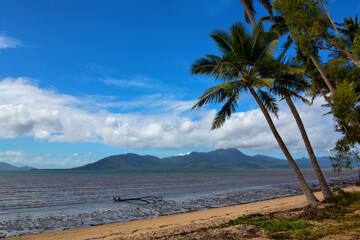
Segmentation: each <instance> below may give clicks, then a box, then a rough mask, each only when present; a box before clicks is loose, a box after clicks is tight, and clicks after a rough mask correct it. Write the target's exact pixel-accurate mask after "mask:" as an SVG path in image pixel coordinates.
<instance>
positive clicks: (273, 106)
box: [257, 90, 279, 118]
mask: <svg viewBox="0 0 360 240" xmlns="http://www.w3.org/2000/svg"><path fill="white" fill-rule="evenodd" d="M257 92H258V96H259V98H260V100H261V102H262V103H263V104H264V106H265V108H266V109H267V110H268V111H269V112H271V113H273V114H274V115H275V116H276V118H279V116H278V112H279V107H278V106H277V103H276V98H274V97H272V96H270V95H269V94H268V93H267V92H264V91H262V90H258V91H257Z"/></svg>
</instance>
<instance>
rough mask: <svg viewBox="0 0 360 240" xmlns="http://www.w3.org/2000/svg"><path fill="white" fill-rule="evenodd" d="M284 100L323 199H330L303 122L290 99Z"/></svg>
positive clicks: (327, 187) (330, 194) (327, 186)
mask: <svg viewBox="0 0 360 240" xmlns="http://www.w3.org/2000/svg"><path fill="white" fill-rule="evenodd" d="M285 100H286V103H287V104H288V105H289V108H290V110H291V113H292V114H293V116H294V118H295V121H296V124H297V125H298V128H299V130H300V133H301V137H302V139H303V141H304V144H305V147H306V151H307V152H308V155H309V158H310V161H311V164H312V166H313V168H314V172H315V175H316V178H317V180H318V181H319V184H320V189H321V192H322V194H323V195H324V198H325V199H327V198H330V197H332V196H333V194H332V193H331V190H330V188H329V185H328V184H327V183H326V180H325V178H324V175H323V173H322V171H321V169H320V166H319V163H318V161H317V160H316V156H315V154H314V151H313V148H312V146H311V143H310V140H309V138H308V136H307V133H306V131H305V127H304V124H303V122H302V120H301V118H300V115H299V113H298V111H297V109H296V107H295V105H294V103H293V101H292V100H291V98H290V97H289V96H285Z"/></svg>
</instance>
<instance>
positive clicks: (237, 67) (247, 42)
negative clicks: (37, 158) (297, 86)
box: [191, 23, 318, 206]
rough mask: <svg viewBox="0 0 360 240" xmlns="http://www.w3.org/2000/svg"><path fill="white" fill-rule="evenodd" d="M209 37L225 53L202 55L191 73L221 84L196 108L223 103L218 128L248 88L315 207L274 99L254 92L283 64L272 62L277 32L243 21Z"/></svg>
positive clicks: (204, 96) (307, 197)
mask: <svg viewBox="0 0 360 240" xmlns="http://www.w3.org/2000/svg"><path fill="white" fill-rule="evenodd" d="M210 37H211V38H212V39H213V40H214V41H215V42H216V44H217V45H218V46H219V47H220V51H221V53H222V56H220V57H219V56H215V55H205V57H202V58H199V59H198V60H196V61H195V62H194V63H193V64H192V65H191V73H192V74H194V75H205V76H212V77H214V78H215V79H216V80H220V81H222V83H220V84H219V85H216V86H214V87H212V88H209V89H207V90H206V91H205V92H204V94H203V95H202V96H200V97H199V98H198V102H197V103H196V104H195V106H194V107H193V109H194V108H201V107H202V106H203V105H205V104H209V103H224V105H223V107H222V108H221V110H220V111H219V112H218V113H217V114H216V116H215V118H214V120H213V123H212V129H216V128H219V127H221V126H222V124H223V123H224V122H225V120H226V119H228V118H230V117H231V114H232V113H233V112H235V111H236V108H237V102H238V99H239V96H240V94H241V93H242V92H247V91H249V92H250V94H251V95H252V96H253V97H254V99H255V101H256V102H257V104H258V105H259V107H260V109H261V111H262V113H263V114H264V116H265V119H266V121H267V123H268V125H269V127H270V129H271V131H272V133H273V135H274V137H275V139H276V141H277V142H278V144H279V146H280V148H281V150H282V151H283V153H284V155H285V156H286V158H287V160H288V162H289V164H290V166H291V167H292V169H293V171H294V173H295V175H296V177H297V179H298V181H299V183H300V186H301V188H302V191H303V192H304V194H305V197H306V199H307V201H308V203H309V204H310V205H312V206H315V205H317V204H318V200H317V199H316V197H315V196H314V194H313V193H312V191H311V189H310V188H309V186H308V185H307V183H306V181H305V179H304V177H303V175H302V173H301V171H300V169H299V168H298V166H297V165H296V163H295V161H294V159H293V158H292V156H291V154H290V152H289V151H288V149H287V147H286V145H285V143H284V141H283V140H282V138H281V136H280V135H279V133H278V131H277V129H276V127H275V125H274V123H273V121H272V119H271V117H270V114H269V112H268V110H270V111H274V112H276V110H277V108H276V105H275V103H274V99H273V98H271V97H269V96H268V95H267V93H266V92H263V91H258V92H259V93H260V94H259V95H258V93H257V92H256V91H255V89H256V88H257V89H259V90H260V89H261V88H262V87H264V86H271V84H272V82H273V81H274V78H273V77H272V73H273V72H275V71H277V70H279V69H280V64H278V63H276V62H275V61H273V54H274V52H275V50H276V46H277V43H278V36H277V34H275V33H274V32H264V29H263V27H262V25H261V24H260V25H259V26H257V27H256V28H255V29H254V31H253V32H248V31H246V29H245V28H244V26H243V25H242V24H241V23H236V24H234V25H233V26H232V27H231V28H230V33H228V32H226V31H220V30H217V31H215V32H214V33H213V34H212V35H211V36H210ZM269 70H270V71H269Z"/></svg>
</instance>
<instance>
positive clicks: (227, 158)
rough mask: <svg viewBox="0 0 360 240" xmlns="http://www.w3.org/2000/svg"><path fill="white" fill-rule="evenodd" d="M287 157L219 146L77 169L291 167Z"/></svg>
mask: <svg viewBox="0 0 360 240" xmlns="http://www.w3.org/2000/svg"><path fill="white" fill-rule="evenodd" d="M318 159H319V164H320V166H321V167H325V168H329V167H331V162H330V159H329V158H327V157H320V158H318ZM295 161H296V162H298V164H299V167H301V168H311V167H312V166H311V162H310V160H309V159H306V158H301V159H297V160H295ZM288 168H290V165H289V164H288V162H287V161H286V160H283V159H278V158H273V157H269V156H264V155H255V156H248V155H246V154H244V153H242V152H240V151H239V150H237V149H218V150H215V151H211V152H207V153H204V152H191V153H189V154H187V155H182V156H173V157H166V158H158V157H156V156H151V155H146V156H140V155H137V154H134V153H128V154H120V155H114V156H109V157H106V158H103V159H101V160H99V161H97V162H94V163H89V164H86V165H85V166H82V167H77V168H73V169H75V170H119V169H288Z"/></svg>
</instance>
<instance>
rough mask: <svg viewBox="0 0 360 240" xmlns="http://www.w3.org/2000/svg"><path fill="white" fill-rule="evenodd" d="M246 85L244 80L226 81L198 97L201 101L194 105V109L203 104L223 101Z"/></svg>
mask: <svg viewBox="0 0 360 240" xmlns="http://www.w3.org/2000/svg"><path fill="white" fill-rule="evenodd" d="M244 87H245V85H244V84H243V82H242V81H232V82H225V83H222V84H219V85H217V86H214V87H211V88H209V89H207V90H206V91H205V92H204V93H203V94H202V95H201V96H200V97H199V98H198V100H199V101H198V102H197V103H196V104H195V105H194V106H193V107H192V109H195V108H201V107H202V106H204V105H206V104H210V103H222V102H223V101H224V100H225V99H227V98H229V97H230V96H232V95H233V94H234V93H236V92H240V91H242V90H243V89H244Z"/></svg>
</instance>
